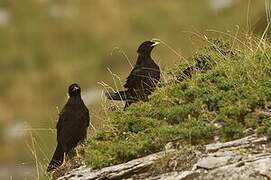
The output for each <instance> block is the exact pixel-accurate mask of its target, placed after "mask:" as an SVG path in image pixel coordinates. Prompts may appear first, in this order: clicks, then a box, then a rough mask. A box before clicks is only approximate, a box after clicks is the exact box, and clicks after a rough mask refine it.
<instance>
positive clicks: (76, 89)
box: [68, 83, 81, 97]
mask: <svg viewBox="0 0 271 180" xmlns="http://www.w3.org/2000/svg"><path fill="white" fill-rule="evenodd" d="M68 93H69V96H70V97H73V96H78V95H79V96H80V94H81V88H80V86H79V85H78V84H76V83H74V84H71V85H70V86H69V89H68Z"/></svg>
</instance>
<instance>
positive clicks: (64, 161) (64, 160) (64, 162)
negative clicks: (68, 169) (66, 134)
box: [62, 153, 67, 164]
mask: <svg viewBox="0 0 271 180" xmlns="http://www.w3.org/2000/svg"><path fill="white" fill-rule="evenodd" d="M66 156H67V155H66V153H64V159H63V163H62V164H66Z"/></svg>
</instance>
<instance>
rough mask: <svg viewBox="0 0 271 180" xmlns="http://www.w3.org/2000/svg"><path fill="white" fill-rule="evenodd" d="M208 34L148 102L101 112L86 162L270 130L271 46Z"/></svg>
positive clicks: (112, 161) (104, 163)
mask: <svg viewBox="0 0 271 180" xmlns="http://www.w3.org/2000/svg"><path fill="white" fill-rule="evenodd" d="M206 41H207V44H208V45H207V46H206V47H205V48H202V49H201V50H200V51H199V52H198V53H196V54H195V55H194V56H193V57H191V58H187V59H185V58H183V59H180V61H179V62H178V63H177V65H176V67H175V68H174V69H170V70H169V71H168V73H167V75H165V76H164V78H163V81H162V82H161V84H160V87H159V88H158V89H157V90H156V91H155V92H154V93H153V95H152V96H151V97H150V99H149V101H147V102H140V103H137V104H133V105H132V106H131V107H129V108H128V109H127V111H122V110H121V109H119V110H118V109H117V110H114V111H111V112H110V113H108V114H107V116H106V119H105V123H104V126H103V128H102V129H101V130H97V131H96V133H94V135H93V136H92V137H90V138H89V139H88V141H87V144H86V150H85V151H86V152H85V161H86V163H87V165H88V166H90V167H92V168H94V169H100V168H104V167H108V166H112V165H117V164H121V163H125V162H128V161H130V160H133V159H136V158H140V157H143V156H146V155H150V154H153V153H156V152H159V151H162V150H163V149H164V148H165V146H167V145H168V143H170V142H171V143H172V145H173V146H175V145H176V144H177V146H178V147H181V148H180V149H181V152H182V153H184V154H185V153H187V154H186V155H187V156H188V155H189V154H190V153H191V152H194V150H195V149H196V148H199V147H201V146H203V145H206V144H209V143H214V142H227V141H231V140H235V139H240V138H243V137H245V136H246V135H247V134H248V132H252V134H253V133H256V134H257V136H262V135H265V136H269V135H271V126H270V124H271V118H270V114H269V111H270V109H269V107H270V105H271V104H270V101H271V82H270V78H271V50H270V47H269V45H268V44H267V43H265V42H264V41H263V40H258V41H256V40H255V41H251V42H249V43H240V44H238V43H235V41H234V42H230V41H229V42H227V41H224V40H223V41H222V40H219V39H215V40H208V39H206ZM256 42H257V43H256ZM234 43H235V44H234ZM111 108H112V107H111ZM172 145H171V146H172ZM187 148H192V150H189V151H185V149H187Z"/></svg>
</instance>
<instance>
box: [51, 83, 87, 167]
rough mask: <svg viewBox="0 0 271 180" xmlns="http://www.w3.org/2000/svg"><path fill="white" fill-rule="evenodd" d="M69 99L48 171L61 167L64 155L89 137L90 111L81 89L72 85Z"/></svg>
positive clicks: (59, 121)
mask: <svg viewBox="0 0 271 180" xmlns="http://www.w3.org/2000/svg"><path fill="white" fill-rule="evenodd" d="M68 93H69V99H68V101H67V103H66V104H65V106H64V108H63V109H62V111H61V112H60V114H59V119H58V122H57V125H56V129H57V147H56V150H55V153H54V155H53V158H52V160H51V162H50V163H49V166H48V168H47V171H48V172H49V171H52V170H55V169H56V168H57V167H59V166H61V165H62V163H63V160H64V154H68V153H69V152H70V151H71V150H73V149H74V148H75V147H76V145H77V144H78V143H81V142H83V140H84V139H85V138H86V136H87V128H88V126H89V120H90V117H89V111H88V108H87V107H86V105H85V104H84V102H83V100H82V98H81V88H80V87H79V86H78V85H77V84H72V85H70V86H69V89H68Z"/></svg>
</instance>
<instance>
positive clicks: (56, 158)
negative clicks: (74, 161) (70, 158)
mask: <svg viewBox="0 0 271 180" xmlns="http://www.w3.org/2000/svg"><path fill="white" fill-rule="evenodd" d="M63 160H64V151H63V150H62V148H61V147H60V146H59V145H57V147H56V150H55V153H54V155H53V158H52V160H51V162H50V163H49V166H48V168H47V172H49V171H52V170H55V169H56V168H57V167H59V166H61V165H62V163H63Z"/></svg>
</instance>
